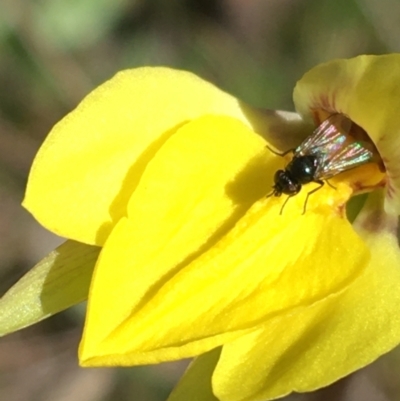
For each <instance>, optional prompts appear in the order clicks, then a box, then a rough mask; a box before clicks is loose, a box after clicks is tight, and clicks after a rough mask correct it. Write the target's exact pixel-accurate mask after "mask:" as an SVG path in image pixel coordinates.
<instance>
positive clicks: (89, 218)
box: [24, 67, 301, 245]
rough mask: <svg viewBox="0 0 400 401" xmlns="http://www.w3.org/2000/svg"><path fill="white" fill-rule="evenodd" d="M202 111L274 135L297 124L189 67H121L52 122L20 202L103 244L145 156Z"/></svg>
mask: <svg viewBox="0 0 400 401" xmlns="http://www.w3.org/2000/svg"><path fill="white" fill-rule="evenodd" d="M203 114H223V115H227V116H234V117H235V118H237V119H239V120H241V121H243V122H244V123H245V124H247V125H249V126H250V125H252V126H253V127H254V128H255V129H256V130H257V131H258V132H260V131H263V130H265V128H266V127H268V126H269V125H273V131H274V132H275V133H276V136H278V135H277V133H278V132H279V126H280V125H279V123H278V121H286V120H288V122H287V124H286V125H285V124H283V125H284V126H287V127H288V130H289V131H290V132H292V131H293V130H295V131H296V130H297V131H298V130H299V129H300V128H299V126H301V122H300V121H299V119H298V117H297V118H295V117H296V116H292V115H291V114H290V113H288V114H287V115H286V114H282V113H281V114H276V113H272V112H270V113H257V112H255V111H252V110H251V109H250V108H249V107H246V106H244V105H242V104H240V102H239V101H238V100H236V99H235V98H233V97H232V96H230V95H228V94H226V93H224V92H222V91H221V90H219V89H217V88H216V87H215V86H213V85H211V84H209V83H207V82H205V81H203V80H201V79H200V78H198V77H196V76H195V75H193V74H191V73H189V72H184V71H177V70H171V69H168V68H150V67H148V68H138V69H135V70H127V71H123V72H120V73H119V74H117V75H116V76H115V77H114V78H113V79H111V80H110V81H108V82H106V83H105V84H103V85H101V86H100V87H99V88H97V89H96V90H95V91H93V92H92V93H91V94H90V95H89V96H87V97H86V98H85V99H84V100H83V102H82V103H81V104H80V105H79V106H78V107H77V108H76V110H74V111H73V112H72V113H71V114H69V115H68V116H67V117H65V118H64V119H63V120H62V121H60V122H59V123H58V124H57V125H56V126H55V127H54V128H53V130H52V131H51V133H50V135H49V136H48V137H47V139H46V141H45V142H44V144H43V146H42V147H41V149H40V151H39V153H38V155H37V157H36V159H35V161H34V164H33V167H32V170H31V173H30V176H29V181H28V186H27V191H26V196H25V200H24V206H25V207H26V208H27V209H28V210H29V211H30V212H31V213H32V214H33V215H34V216H35V217H36V218H37V219H38V221H39V222H40V223H41V224H42V225H44V226H45V227H47V228H48V229H49V230H51V231H53V232H55V233H57V234H59V235H61V236H64V237H67V238H71V239H75V240H78V241H80V242H84V243H89V244H97V245H102V244H103V243H104V241H105V239H106V238H107V236H108V234H109V233H110V231H111V230H112V228H113V226H114V224H115V223H116V222H117V221H118V220H119V219H120V218H121V216H123V215H124V214H125V212H126V203H127V201H128V199H129V198H130V196H131V194H132V193H133V191H134V190H135V188H136V186H137V183H138V181H139V179H140V176H141V174H142V172H143V170H144V168H145V166H146V164H147V163H148V162H149V160H151V158H152V157H153V156H154V154H155V153H156V152H157V150H158V149H159V148H160V146H162V144H163V143H164V142H165V141H166V140H167V139H168V138H169V137H170V136H171V135H172V134H173V133H174V132H175V130H176V129H177V128H178V127H179V126H181V125H182V124H184V123H186V122H187V121H190V120H191V119H194V118H197V117H199V116H201V115H203ZM269 121H272V123H271V124H269V123H268V122H269ZM214 133H215V135H218V132H217V131H215V132H214ZM276 142H277V143H279V140H277V141H276ZM181 168H182V169H184V166H182V167H181Z"/></svg>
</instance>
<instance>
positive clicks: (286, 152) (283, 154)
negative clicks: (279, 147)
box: [267, 145, 294, 157]
mask: <svg viewBox="0 0 400 401" xmlns="http://www.w3.org/2000/svg"><path fill="white" fill-rule="evenodd" d="M267 149H268V150H269V151H270V152H271V153H273V154H274V155H277V156H280V157H284V156H286V155H287V154H289V153H290V152H294V149H289V150H287V151H285V152H283V153H279V152H277V151H276V150H274V149H272V148H270V147H269V146H268V145H267Z"/></svg>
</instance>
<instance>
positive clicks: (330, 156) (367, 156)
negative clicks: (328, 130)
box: [315, 142, 374, 179]
mask: <svg viewBox="0 0 400 401" xmlns="http://www.w3.org/2000/svg"><path fill="white" fill-rule="evenodd" d="M373 159H374V153H373V152H372V151H371V150H369V149H367V148H366V147H364V146H363V144H362V143H361V142H352V143H348V144H347V145H345V146H344V147H343V148H342V149H337V150H336V152H331V153H325V154H323V155H322V156H321V159H320V161H319V164H318V169H317V171H316V172H315V178H316V179H326V178H330V177H333V176H334V175H336V174H339V173H341V172H343V171H347V170H350V169H353V168H355V167H358V166H361V165H363V164H366V163H369V162H372V161H373Z"/></svg>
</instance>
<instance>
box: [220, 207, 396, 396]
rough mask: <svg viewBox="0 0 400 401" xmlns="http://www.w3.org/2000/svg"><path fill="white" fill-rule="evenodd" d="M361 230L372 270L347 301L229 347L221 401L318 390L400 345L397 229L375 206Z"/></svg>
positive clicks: (337, 299) (339, 299) (277, 323)
mask: <svg viewBox="0 0 400 401" xmlns="http://www.w3.org/2000/svg"><path fill="white" fill-rule="evenodd" d="M370 202H371V201H370ZM373 202H374V201H373ZM356 225H357V229H358V231H359V232H360V234H361V235H362V236H363V238H364V239H365V241H366V243H367V244H368V245H369V246H370V247H371V252H372V255H371V260H370V263H369V264H368V267H367V269H365V270H364V272H363V273H362V275H361V276H360V278H359V279H358V280H356V281H354V282H353V284H352V285H350V286H349V287H348V289H347V290H346V291H345V292H343V293H342V294H339V295H336V296H333V297H330V298H328V299H326V300H323V301H322V302H319V303H316V304H315V305H313V306H311V307H309V308H303V309H299V310H298V311H295V312H293V313H292V314H289V315H287V316H286V317H285V318H282V319H274V320H271V322H270V323H268V324H266V325H265V326H264V327H261V328H260V329H259V330H256V331H254V332H253V333H251V334H248V335H246V336H243V337H242V338H240V339H238V340H236V341H234V342H232V343H230V344H227V345H225V346H224V348H223V351H222V354H221V358H220V361H219V363H218V365H217V368H216V371H215V374H214V376H213V388H214V392H215V394H216V396H217V397H218V398H219V399H220V400H222V401H224V400H229V401H235V400H237V401H239V400H240V401H250V400H260V399H263V400H270V399H274V398H276V397H282V396H283V395H285V394H288V393H290V392H292V391H296V392H305V391H312V390H315V389H317V388H320V387H323V386H326V385H328V384H330V383H332V382H334V381H336V380H338V379H339V378H341V377H343V376H345V375H347V374H349V373H351V372H353V371H355V370H357V369H359V368H361V367H363V366H365V365H367V364H369V363H370V362H372V361H373V360H374V359H376V358H377V357H379V356H380V355H382V354H384V353H385V352H388V351H389V350H391V349H392V348H393V347H395V346H396V345H397V344H398V343H399V342H400V317H399V313H398V305H399V303H400V269H399V267H400V251H399V248H398V243H397V236H396V234H395V231H394V230H393V228H394V227H395V226H396V225H397V222H396V221H394V220H393V219H392V218H391V217H390V216H385V215H384V214H383V213H381V214H379V213H377V209H376V208H373V207H371V203H369V204H368V205H367V207H366V209H365V210H364V211H363V212H362V214H361V216H360V217H359V218H358V220H357V223H356ZM332 244H335V246H336V242H332ZM326 251H327V252H328V253H329V254H330V253H331V252H332V249H331V250H329V248H326ZM345 260H346V258H345V257H344V256H343V261H342V263H343V264H344V263H345Z"/></svg>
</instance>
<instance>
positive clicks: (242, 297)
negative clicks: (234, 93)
mask: <svg viewBox="0 0 400 401" xmlns="http://www.w3.org/2000/svg"><path fill="white" fill-rule="evenodd" d="M218 120H220V123H219V124H218ZM229 121H230V119H228V118H219V119H218V118H216V117H209V118H203V119H199V120H197V121H194V122H192V123H190V124H187V125H185V126H184V127H183V128H182V129H181V130H180V131H178V133H177V134H176V135H174V137H173V138H171V139H170V141H171V144H170V146H168V144H169V142H167V143H166V144H165V146H164V147H163V148H162V149H161V150H160V152H159V153H158V154H157V155H156V157H155V158H154V159H153V161H152V163H151V164H149V169H150V167H151V166H152V164H155V165H156V163H158V164H157V165H156V166H155V167H154V170H155V171H158V173H157V174H161V175H160V176H156V175H154V174H156V173H154V174H153V173H152V172H150V173H149V176H148V177H147V175H146V173H147V171H146V173H145V174H144V176H143V180H142V181H141V184H143V187H142V189H139V188H138V189H137V191H136V192H135V194H134V196H133V198H132V199H131V202H130V205H129V213H130V214H129V219H123V220H121V221H120V222H119V224H118V225H117V226H116V228H115V229H114V230H113V232H112V234H111V236H110V237H109V240H108V241H107V243H106V246H105V248H104V249H103V251H102V253H101V256H100V259H99V264H98V266H97V268H96V273H95V275H94V280H93V285H92V288H91V295H90V302H89V309H88V315H87V322H86V325H85V333H84V338H83V342H82V344H81V351H80V360H81V363H82V364H84V365H114V364H122V365H131V364H137V363H155V362H159V361H162V360H167V359H180V358H183V357H187V356H192V355H197V354H199V353H201V352H205V351H208V350H210V349H212V348H214V347H216V346H218V345H220V344H222V343H223V342H226V341H228V340H231V339H232V338H234V337H237V336H238V335H239V334H240V333H238V331H239V330H247V329H249V327H252V326H253V325H255V324H257V323H259V322H260V321H262V320H263V319H265V318H266V317H270V316H272V315H274V314H276V313H281V312H283V311H285V310H287V309H290V308H293V307H296V306H299V305H305V304H309V303H311V302H314V301H316V300H318V299H321V298H323V297H325V296H327V295H329V294H331V293H334V292H336V291H341V290H342V289H343V288H344V287H346V286H347V285H348V284H349V282H350V281H351V280H352V279H354V278H355V277H356V276H357V275H358V274H359V271H360V269H362V268H363V266H364V264H365V263H366V260H367V259H368V251H367V249H366V248H365V246H364V244H363V243H362V241H361V240H360V239H359V238H358V237H357V236H356V235H355V233H354V231H353V229H352V228H351V226H350V225H349V223H348V222H347V221H346V220H344V219H342V218H340V217H339V216H337V215H336V214H332V213H331V212H330V208H327V209H323V211H322V209H321V210H319V209H315V210H314V211H311V210H310V213H307V214H306V215H302V214H301V211H302V206H303V204H304V197H305V196H306V193H304V194H303V195H302V196H301V197H299V199H297V200H296V199H293V200H292V205H293V206H294V205H297V203H298V202H300V204H301V207H300V208H298V207H295V208H294V209H293V210H291V207H292V206H290V207H289V208H288V210H287V212H286V209H285V213H284V214H283V215H280V214H279V211H280V207H281V203H280V204H279V202H277V201H276V199H273V200H272V199H271V198H269V199H268V200H266V201H265V200H263V201H261V202H258V203H257V204H255V205H254V206H253V207H252V208H250V209H249V210H248V212H247V213H246V215H245V216H243V217H242V218H241V219H240V220H239V222H238V223H237V224H236V225H235V227H233V229H232V230H231V231H229V233H228V234H226V236H225V237H223V238H221V235H222V234H223V233H224V232H225V231H226V229H228V228H231V227H232V224H233V222H234V221H235V220H233V217H234V218H235V219H237V218H238V217H239V216H237V215H236V216H233V217H232V219H231V220H227V219H229V217H231V216H232V213H233V211H234V204H232V201H233V200H234V199H230V198H229V195H230V196H232V194H236V196H237V195H238V194H240V191H237V192H235V191H233V190H232V188H230V191H227V189H228V188H229V185H227V183H229V181H231V180H232V179H233V178H234V176H235V175H236V174H238V172H239V171H238V169H239V170H240V169H241V168H243V167H244V165H245V164H246V162H248V161H249V157H251V156H253V157H254V156H255V155H257V152H258V151H259V150H260V148H259V142H258V141H257V140H255V139H252V140H250V139H251V138H254V136H251V132H250V131H248V130H247V129H246V128H245V127H244V126H243V125H241V124H238V123H237V122H236V121H234V120H231V123H229ZM207 126H208V127H207ZM213 127H214V128H213ZM212 129H218V130H219V136H220V137H221V141H220V142H219V141H216V140H215V136H214V135H213V133H212ZM223 136H224V137H225V138H226V139H227V140H225V141H224V140H222V137H223ZM246 136H248V137H249V138H246ZM253 141H255V143H254V142H253ZM190 143H191V144H192V145H191V146H190ZM228 144H229V145H228ZM199 147H200V148H201V149H202V151H201V153H200V155H198V154H197V152H196V151H197V149H198V148H199ZM246 148H247V149H246ZM179 149H181V150H182V151H179ZM207 149H208V151H209V152H212V153H208V154H207V153H206V150H207ZM183 150H184V151H183ZM213 152H215V154H219V155H220V157H214V156H212V154H213ZM179 154H180V155H181V156H180V157H185V158H187V160H186V161H185V163H183V162H182V160H181V163H180V165H182V166H185V171H184V173H182V171H180V170H179V168H177V167H176V166H175V164H174V163H170V167H169V169H168V167H167V164H165V163H168V160H175V158H176V157H178V155H179ZM162 155H164V159H163V158H162ZM161 166H165V168H166V173H165V174H164V175H163V174H162V173H159V172H160V171H163V169H162V168H161ZM174 171H175V172H174ZM267 172H268V170H265V174H269V179H270V180H271V174H272V172H273V170H272V171H271V170H270V171H269V172H268V173H267ZM239 176H240V175H238V177H239ZM156 177H158V178H159V180H160V181H159V182H158V181H157V180H156ZM147 178H148V180H147ZM250 178H251V177H250ZM190 179H191V180H192V186H191V187H190V184H189V188H187V187H186V186H187V185H188V183H189V181H190ZM237 179H238V178H237ZM181 180H182V181H181ZM241 180H243V182H242V183H240V187H241V188H242V192H243V188H246V187H248V186H249V183H250V182H249V177H247V181H246V179H244V178H243V177H242V178H241ZM238 181H240V180H239V179H238ZM234 182H235V181H234ZM151 187H153V188H151ZM250 188H251V187H250ZM168 191H169V192H168ZM331 191H333V192H335V191H334V190H331ZM319 192H323V190H321V191H319ZM141 193H143V194H144V196H141V197H140V198H139V194H141ZM146 194H148V195H147V196H145V195H146ZM244 195H245V193H244ZM244 195H241V196H244ZM136 196H137V197H138V199H137V201H135V197H136ZM157 196H158V197H157ZM252 196H254V195H252ZM238 199H240V197H239V198H238ZM250 199H251V198H250ZM163 200H164V201H165V202H164V204H163ZM253 201H254V199H253ZM281 201H283V200H281ZM147 202H149V204H147ZM152 202H153V204H152ZM242 202H244V201H243V198H242ZM246 202H248V200H247V201H246ZM268 204H269V206H268ZM133 205H135V206H134V207H133ZM243 205H245V203H243ZM243 205H242V206H243ZM271 205H272V206H271ZM239 210H240V209H239ZM223 222H227V224H226V227H223V229H224V231H221V230H218V231H217V233H216V234H217V235H215V232H214V230H215V227H220V226H221V224H222V223H223ZM321 227H322V228H323V229H322V231H320V230H321ZM212 234H214V235H213V236H211V235H212ZM210 236H211V237H210ZM218 240H219V241H218ZM333 243H334V244H336V246H335V248H334V249H332V252H331V253H327V252H326V249H329V248H330V247H331V244H333ZM204 244H205V246H204ZM289 251H290V252H289ZM342 259H345V260H346V261H347V262H346V265H344V266H342ZM116 269H117V270H116ZM116 271H117V272H118V274H116Z"/></svg>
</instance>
